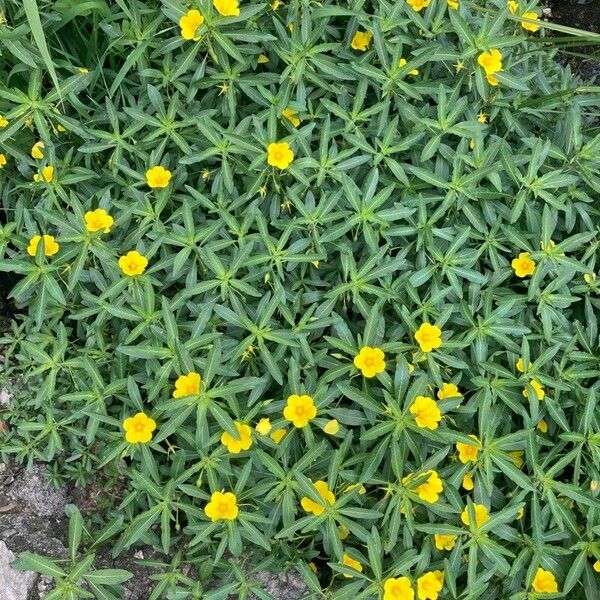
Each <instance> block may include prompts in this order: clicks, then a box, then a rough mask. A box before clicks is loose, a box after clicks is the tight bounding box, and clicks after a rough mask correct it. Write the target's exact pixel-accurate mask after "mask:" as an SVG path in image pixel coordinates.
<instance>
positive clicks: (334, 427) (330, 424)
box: [323, 419, 340, 435]
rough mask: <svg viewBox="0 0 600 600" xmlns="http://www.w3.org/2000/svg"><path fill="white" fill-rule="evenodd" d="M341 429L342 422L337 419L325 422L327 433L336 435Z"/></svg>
mask: <svg viewBox="0 0 600 600" xmlns="http://www.w3.org/2000/svg"><path fill="white" fill-rule="evenodd" d="M339 430H340V424H339V423H338V421H337V419H331V420H330V421H327V423H325V427H323V431H324V432H325V433H326V434H327V435H336V434H337V432H338V431H339Z"/></svg>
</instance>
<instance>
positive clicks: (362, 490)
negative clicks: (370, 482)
mask: <svg viewBox="0 0 600 600" xmlns="http://www.w3.org/2000/svg"><path fill="white" fill-rule="evenodd" d="M356 488H358V493H359V494H360V495H361V496H362V495H363V494H366V493H367V488H366V487H365V486H364V485H363V484H362V483H351V484H350V485H349V486H348V487H347V488H346V491H347V492H351V491H352V490H355V489H356Z"/></svg>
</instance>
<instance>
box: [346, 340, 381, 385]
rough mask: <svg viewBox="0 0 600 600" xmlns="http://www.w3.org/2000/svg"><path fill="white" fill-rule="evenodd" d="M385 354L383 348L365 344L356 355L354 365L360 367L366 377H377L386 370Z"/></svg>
mask: <svg viewBox="0 0 600 600" xmlns="http://www.w3.org/2000/svg"><path fill="white" fill-rule="evenodd" d="M384 359H385V354H384V352H383V350H382V349H381V348H371V346H363V347H362V348H361V349H360V352H359V353H358V354H357V355H356V356H355V357H354V366H355V367H356V368H357V369H359V370H360V371H361V372H362V374H363V376H364V377H367V378H369V379H370V378H371V377H375V375H377V374H378V373H383V372H384V371H385V360H384Z"/></svg>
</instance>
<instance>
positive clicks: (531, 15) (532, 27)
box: [521, 12, 540, 33]
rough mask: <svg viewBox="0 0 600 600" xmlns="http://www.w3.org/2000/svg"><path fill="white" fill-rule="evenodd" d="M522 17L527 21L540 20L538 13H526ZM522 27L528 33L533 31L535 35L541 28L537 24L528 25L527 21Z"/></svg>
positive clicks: (522, 22) (522, 23)
mask: <svg viewBox="0 0 600 600" xmlns="http://www.w3.org/2000/svg"><path fill="white" fill-rule="evenodd" d="M521 16H522V17H525V18H526V19H531V20H532V21H537V19H538V16H537V13H534V12H526V13H523V14H522V15H521ZM521 27H522V28H523V29H525V30H526V31H532V32H534V33H535V32H536V31H537V30H538V29H539V28H540V26H539V25H538V24H537V23H528V22H527V21H521Z"/></svg>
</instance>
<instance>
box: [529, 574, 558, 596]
mask: <svg viewBox="0 0 600 600" xmlns="http://www.w3.org/2000/svg"><path fill="white" fill-rule="evenodd" d="M531 587H533V589H534V590H535V591H536V592H538V593H543V594H553V593H556V592H558V585H557V583H556V579H555V577H554V574H553V573H552V571H545V570H544V569H542V568H539V569H538V570H537V571H536V572H535V577H534V578H533V581H532V582H531Z"/></svg>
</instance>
